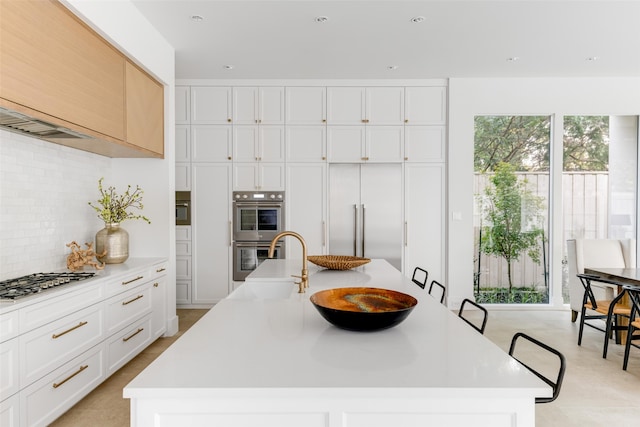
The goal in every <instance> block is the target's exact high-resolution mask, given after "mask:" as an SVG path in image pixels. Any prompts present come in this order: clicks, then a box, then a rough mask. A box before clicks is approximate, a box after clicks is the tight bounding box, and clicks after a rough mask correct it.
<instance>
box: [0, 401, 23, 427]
mask: <svg viewBox="0 0 640 427" xmlns="http://www.w3.org/2000/svg"><path fill="white" fill-rule="evenodd" d="M3 397H4V396H3ZM19 425H20V395H19V394H14V395H13V396H11V397H9V398H7V399H5V400H3V401H2V402H0V426H2V427H18V426H19Z"/></svg>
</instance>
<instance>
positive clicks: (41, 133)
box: [0, 107, 94, 140]
mask: <svg viewBox="0 0 640 427" xmlns="http://www.w3.org/2000/svg"><path fill="white" fill-rule="evenodd" d="M0 129H5V130H8V131H11V132H16V133H22V134H26V135H30V136H33V137H36V138H41V139H46V140H55V139H62V138H64V139H94V138H93V137H91V136H89V135H85V134H82V133H79V132H76V131H73V130H71V129H67V128H65V127H61V126H57V125H54V124H52V123H47V122H45V121H42V120H40V119H35V118H33V117H29V116H26V115H24V114H22V113H18V112H16V111H12V110H8V109H6V108H3V107H0Z"/></svg>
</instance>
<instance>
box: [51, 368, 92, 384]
mask: <svg viewBox="0 0 640 427" xmlns="http://www.w3.org/2000/svg"><path fill="white" fill-rule="evenodd" d="M88 367H89V365H83V366H80V369H78V370H77V371H76V372H74V373H73V374H71V375H69V376H68V377H67V378H65V379H63V380H62V381H60V382H59V383H53V388H58V387H60V386H61V385H62V384H64V383H66V382H67V381H69V380H70V379H71V378H73V377H75V376H76V375H78V374H79V373H80V372H82V371H84V370H85V369H87V368H88Z"/></svg>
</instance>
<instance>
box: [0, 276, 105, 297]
mask: <svg viewBox="0 0 640 427" xmlns="http://www.w3.org/2000/svg"><path fill="white" fill-rule="evenodd" d="M95 274H96V273H93V272H62V273H35V274H29V275H28V276H22V277H18V278H17V279H9V280H4V281H2V282H0V299H11V300H13V299H17V298H21V297H26V296H29V295H32V294H35V293H38V292H43V291H46V290H47V289H52V288H55V287H58V286H62V285H66V284H68V283H72V282H78V281H80V280H85V279H90V278H92V277H93V276H95Z"/></svg>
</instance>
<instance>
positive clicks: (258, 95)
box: [233, 87, 284, 125]
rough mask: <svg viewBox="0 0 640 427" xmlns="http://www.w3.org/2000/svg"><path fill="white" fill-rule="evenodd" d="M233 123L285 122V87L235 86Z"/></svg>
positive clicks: (272, 123) (264, 123)
mask: <svg viewBox="0 0 640 427" xmlns="http://www.w3.org/2000/svg"><path fill="white" fill-rule="evenodd" d="M233 123H234V124H242V125H250V124H263V125H267V124H269V125H283V124H284V87H234V88H233Z"/></svg>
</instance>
